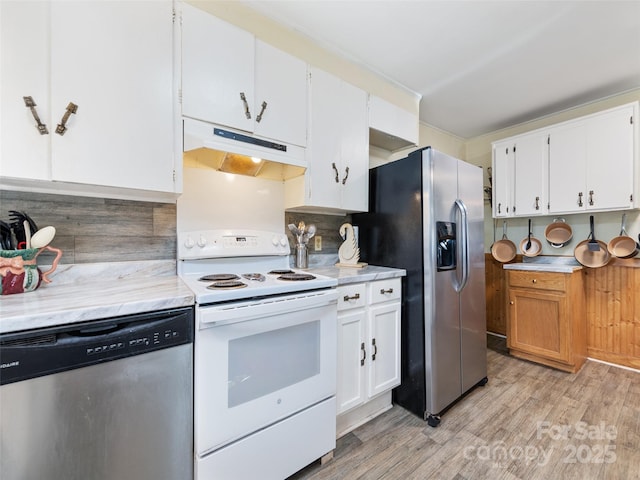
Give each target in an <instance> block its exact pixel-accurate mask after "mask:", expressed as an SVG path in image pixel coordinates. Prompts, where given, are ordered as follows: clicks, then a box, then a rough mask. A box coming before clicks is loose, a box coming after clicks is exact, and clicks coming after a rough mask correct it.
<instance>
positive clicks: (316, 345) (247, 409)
mask: <svg viewBox="0 0 640 480" xmlns="http://www.w3.org/2000/svg"><path fill="white" fill-rule="evenodd" d="M238 311H240V310H238ZM210 312H211V313H209V311H207V309H206V308H204V307H203V308H201V309H200V310H199V312H198V313H197V314H196V315H197V316H199V318H203V317H205V319H206V316H207V315H211V316H215V312H214V311H213V309H212V310H211V311H210ZM336 317H337V311H336V305H335V303H333V304H330V305H323V306H315V307H313V308H297V309H296V310H295V311H286V312H282V311H280V312H278V313H274V314H271V313H268V314H264V315H259V316H256V317H254V318H252V319H251V320H246V321H234V322H233V323H229V324H221V325H216V326H211V327H209V328H201V329H197V330H196V339H195V343H194V348H195V358H194V371H195V383H194V392H195V415H196V418H195V436H196V450H197V452H198V455H200V456H204V455H206V454H207V453H210V452H212V451H214V450H216V449H218V448H220V447H222V446H224V445H226V444H228V443H230V442H232V441H234V440H237V439H239V438H242V437H244V436H246V435H248V434H250V433H252V432H254V431H256V430H258V429H260V428H264V427H266V426H268V425H271V424H273V423H276V422H277V421H279V420H282V419H283V418H286V417H288V416H290V415H293V414H295V413H296V412H299V411H301V410H303V409H305V408H308V407H310V406H311V405H314V404H316V403H318V402H320V401H322V400H325V399H327V398H330V397H331V396H333V395H335V391H336V359H337V353H336V348H337V347H336V335H337V318H336ZM210 318H211V317H210Z"/></svg>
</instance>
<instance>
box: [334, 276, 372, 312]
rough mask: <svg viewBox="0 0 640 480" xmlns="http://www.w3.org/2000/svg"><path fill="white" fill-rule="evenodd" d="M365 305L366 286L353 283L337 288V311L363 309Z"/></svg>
mask: <svg viewBox="0 0 640 480" xmlns="http://www.w3.org/2000/svg"><path fill="white" fill-rule="evenodd" d="M366 303H367V299H366V284H364V283H355V284H353V285H342V286H340V287H338V311H339V312H340V311H342V310H349V309H351V308H359V307H364V306H365V304H366Z"/></svg>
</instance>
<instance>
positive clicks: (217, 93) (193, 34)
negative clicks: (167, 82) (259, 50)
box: [182, 3, 259, 132]
mask: <svg viewBox="0 0 640 480" xmlns="http://www.w3.org/2000/svg"><path fill="white" fill-rule="evenodd" d="M254 56H255V40H254V36H253V35H252V34H250V33H249V32H247V31H245V30H242V29H240V28H238V27H236V26H235V25H231V24H230V23H227V22H225V21H223V20H221V19H219V18H217V17H215V16H213V15H211V14H209V13H207V12H204V11H202V10H200V9H198V8H195V7H192V6H191V5H188V4H185V3H182V114H183V115H184V116H187V117H191V118H195V119H198V120H204V121H209V122H212V123H216V124H219V125H225V126H228V127H233V128H238V129H240V130H245V131H248V132H251V131H253V125H254V120H255V116H256V115H257V114H258V113H259V112H255V111H254V103H255V92H254V82H255V75H254V68H255V67H254ZM241 94H242V95H243V96H244V100H243V99H242V97H241ZM247 112H248V114H249V116H248V117H247Z"/></svg>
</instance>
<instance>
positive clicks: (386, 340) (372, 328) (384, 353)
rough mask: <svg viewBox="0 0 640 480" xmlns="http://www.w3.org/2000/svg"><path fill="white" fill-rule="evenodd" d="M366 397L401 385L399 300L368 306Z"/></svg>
mask: <svg viewBox="0 0 640 480" xmlns="http://www.w3.org/2000/svg"><path fill="white" fill-rule="evenodd" d="M368 337H369V347H368V350H367V351H368V352H369V358H370V360H369V380H368V396H369V397H373V396H375V395H377V394H379V393H382V392H384V391H386V390H390V389H391V388H393V387H396V386H398V385H400V302H392V303H386V304H381V305H378V306H375V307H371V308H370V309H369V334H368Z"/></svg>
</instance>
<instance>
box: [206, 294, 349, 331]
mask: <svg viewBox="0 0 640 480" xmlns="http://www.w3.org/2000/svg"><path fill="white" fill-rule="evenodd" d="M337 302H338V292H337V291H336V289H334V288H332V289H328V290H320V291H315V292H301V293H299V294H294V295H286V296H282V297H267V298H262V299H260V300H248V301H240V302H233V303H228V304H227V303H225V304H221V305H208V306H201V307H200V308H199V310H198V317H199V323H200V328H210V327H219V326H223V325H231V324H233V323H240V322H247V321H249V320H255V319H262V318H265V317H270V316H274V315H278V314H282V313H290V312H299V311H302V310H309V309H313V308H319V307H325V306H327V305H331V304H334V305H337ZM336 311H337V307H336Z"/></svg>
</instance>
